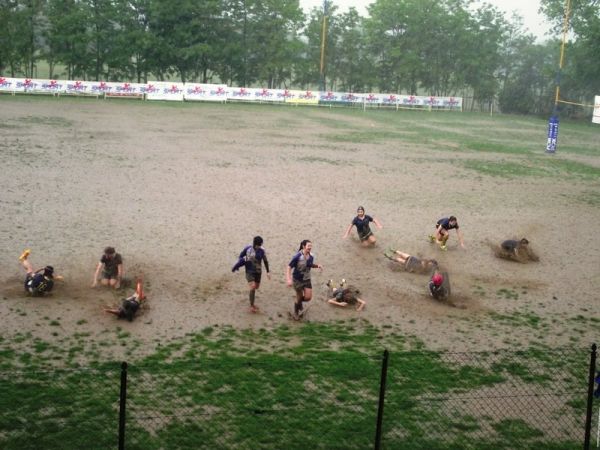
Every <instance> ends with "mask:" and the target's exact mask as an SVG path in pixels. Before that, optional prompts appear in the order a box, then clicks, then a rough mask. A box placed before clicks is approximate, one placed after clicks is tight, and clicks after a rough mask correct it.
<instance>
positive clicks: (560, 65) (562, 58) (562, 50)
mask: <svg viewBox="0 0 600 450" xmlns="http://www.w3.org/2000/svg"><path fill="white" fill-rule="evenodd" d="M570 13H571V0H566V1H565V18H564V20H563V33H562V43H561V45H560V60H559V62H558V74H557V75H556V95H555V96H554V112H553V114H558V101H559V99H560V77H561V74H562V68H563V65H564V61H565V42H566V40H567V32H568V31H569V14H570Z"/></svg>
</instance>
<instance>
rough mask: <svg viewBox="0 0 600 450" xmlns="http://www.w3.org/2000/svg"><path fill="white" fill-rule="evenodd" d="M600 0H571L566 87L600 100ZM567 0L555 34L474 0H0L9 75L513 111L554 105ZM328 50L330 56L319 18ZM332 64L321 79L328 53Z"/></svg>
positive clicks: (546, 0) (558, 2)
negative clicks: (337, 0)
mask: <svg viewBox="0 0 600 450" xmlns="http://www.w3.org/2000/svg"><path fill="white" fill-rule="evenodd" d="M599 2H600V0H571V5H572V14H571V17H572V19H571V22H570V24H571V28H570V34H569V38H570V42H569V44H568V46H567V49H568V50H567V55H568V57H567V58H566V63H565V69H564V70H563V72H562V74H560V77H561V92H562V93H563V96H570V98H571V99H574V100H579V99H585V100H588V101H591V100H590V99H591V98H593V95H594V94H600V62H599V61H600V12H599V10H600V5H599ZM563 3H564V2H563V0H542V10H543V12H544V14H545V15H546V16H547V17H548V19H549V20H550V21H551V22H552V23H553V24H555V31H556V33H555V36H556V37H555V38H554V39H548V40H546V41H545V42H543V43H537V42H536V40H535V38H534V36H533V35H531V34H530V33H529V32H528V31H527V30H526V29H525V28H524V26H523V24H522V20H521V19H520V18H519V17H511V18H510V19H508V18H507V17H506V16H505V15H504V14H503V13H501V12H500V11H499V10H497V9H496V8H494V7H493V6H491V5H489V4H486V3H481V4H476V6H473V2H472V1H471V0H375V1H374V2H373V3H371V4H370V6H369V7H368V13H369V14H368V16H367V17H362V16H361V15H359V14H358V12H357V11H356V9H354V8H350V9H349V10H348V11H347V12H340V11H339V8H338V7H337V6H336V5H335V4H334V2H331V1H328V2H326V4H325V8H313V9H312V10H311V11H310V12H309V13H308V14H304V13H303V11H302V9H301V8H300V5H299V1H298V0H0V73H2V74H4V75H6V76H13V77H15V76H26V77H33V76H34V73H35V72H34V71H35V68H36V66H37V65H38V64H39V63H41V62H44V63H45V64H47V65H48V70H49V78H60V77H65V78H67V79H84V80H105V81H137V82H146V81H148V79H154V80H168V79H178V80H181V81H183V82H201V83H211V82H221V83H226V84H228V85H236V86H241V87H247V86H261V87H268V88H290V87H294V88H300V89H307V88H315V87H323V88H325V89H326V90H336V91H345V92H390V93H394V92H397V93H404V94H415V95H417V94H422V95H423V94H426V95H436V96H448V95H460V96H463V97H473V99H474V101H475V102H476V103H478V104H480V105H486V104H490V103H492V102H498V103H499V105H500V107H501V108H502V110H503V111H505V112H517V113H546V112H548V111H550V110H551V109H552V106H553V102H554V95H553V92H554V87H555V81H556V78H557V68H558V59H559V54H560V40H559V37H560V29H561V26H562V23H563V17H564V9H563V7H564V4H563ZM324 16H326V23H327V27H326V36H325V41H324V42H325V44H324V46H323V48H322V38H323V20H324ZM322 50H324V55H325V64H324V70H323V71H321V66H320V62H321V52H322Z"/></svg>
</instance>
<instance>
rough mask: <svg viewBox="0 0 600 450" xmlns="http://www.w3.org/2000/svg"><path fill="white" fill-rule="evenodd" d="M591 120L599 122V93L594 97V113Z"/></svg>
mask: <svg viewBox="0 0 600 450" xmlns="http://www.w3.org/2000/svg"><path fill="white" fill-rule="evenodd" d="M592 122H594V123H600V95H596V96H595V97H594V115H593V116H592Z"/></svg>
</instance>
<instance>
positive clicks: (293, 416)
mask: <svg viewBox="0 0 600 450" xmlns="http://www.w3.org/2000/svg"><path fill="white" fill-rule="evenodd" d="M534 318H535V317H533V316H532V315H524V316H522V319H519V320H520V321H521V322H522V321H524V323H525V324H530V322H531V321H532V320H533V319H534ZM575 320H578V321H581V320H583V319H581V318H578V317H576V318H575ZM116 333H117V340H123V339H127V340H130V336H129V334H128V333H127V332H124V331H122V330H120V329H119V330H116ZM22 339H23V340H20V342H18V343H16V342H15V341H14V340H12V339H4V340H2V341H0V342H1V343H2V347H0V356H1V357H2V358H1V359H0V361H1V364H0V368H1V369H2V370H0V381H1V382H0V402H1V403H2V404H3V405H12V407H11V408H4V409H3V410H1V411H0V446H1V447H2V448H7V449H17V448H18V449H29V448H81V447H82V446H85V448H93V449H95V448H98V449H100V448H112V447H114V445H115V444H114V443H115V439H116V430H117V423H118V420H117V417H118V416H117V411H118V408H117V406H116V405H117V403H118V393H119V377H120V371H119V364H118V363H116V362H115V363H102V362H98V361H97V360H94V359H93V357H92V359H89V360H88V361H87V362H86V363H85V365H84V366H85V368H82V367H81V366H80V364H79V362H78V361H77V358H78V357H81V356H86V355H87V356H88V357H91V356H92V351H91V348H92V347H96V346H97V345H98V344H100V345H102V344H101V343H98V342H96V341H94V340H93V339H92V338H89V337H88V336H84V335H81V334H79V335H78V336H77V339H76V341H75V342H74V341H73V340H72V339H69V338H65V339H64V341H63V342H61V343H60V345H54V344H49V343H47V342H45V341H43V340H41V339H39V338H33V337H31V336H28V335H22ZM122 343H123V342H121V343H119V342H112V343H108V345H113V346H114V345H120V344H122ZM15 346H19V347H23V346H25V347H32V350H33V351H31V352H22V351H21V352H17V351H15V350H14V349H13V348H12V347H15ZM423 347H424V346H423V343H422V342H420V341H417V340H415V339H413V338H407V337H404V336H402V333H401V331H400V330H399V329H396V328H393V327H388V328H386V331H385V332H384V331H383V329H382V328H377V327H374V326H372V325H370V324H368V323H367V322H365V321H362V320H354V321H349V322H343V321H339V322H336V323H331V324H322V323H307V324H303V325H302V326H299V327H298V326H294V327H290V326H286V325H284V326H281V327H278V328H274V329H259V330H249V329H246V330H236V329H233V328H231V327H218V326H213V327H206V328H204V329H202V330H200V331H199V332H198V333H195V334H190V335H187V336H186V337H184V338H181V339H176V340H172V341H168V342H162V343H161V345H160V346H158V347H157V348H156V350H155V351H154V352H152V353H151V354H148V355H145V356H138V357H136V356H135V352H133V353H132V355H131V359H130V360H129V369H128V404H127V412H128V413H127V448H132V449H138V448H139V449H142V448H143V449H160V448H194V447H195V446H197V443H198V442H202V443H203V445H204V446H206V448H233V447H237V448H282V447H283V446H285V448H291V449H295V448H297V449H302V448H369V447H371V446H372V445H373V436H374V429H375V428H374V427H375V423H376V416H377V404H378V395H379V382H380V373H381V364H382V350H383V348H388V349H389V350H390V359H389V369H388V381H387V386H388V387H387V391H386V403H385V417H384V422H383V425H384V428H383V431H384V434H383V443H384V447H385V448H400V449H412V448H433V449H442V448H444V449H445V448H456V449H459V448H464V447H465V446H468V445H475V447H474V448H497V449H512V448H517V447H519V448H522V447H527V448H534V447H535V448H575V447H577V446H578V445H579V434H578V433H580V431H581V430H580V429H579V428H578V427H575V429H573V428H568V427H567V428H566V429H564V430H562V431H560V432H558V431H556V432H555V431H552V432H549V431H548V430H545V429H542V428H540V427H538V426H536V425H535V424H532V423H531V422H529V421H528V417H529V415H526V416H521V415H520V413H519V412H514V413H513V414H509V415H508V416H506V415H505V414H501V415H498V414H497V413H498V408H509V407H510V405H511V402H514V401H515V400H514V398H515V397H514V392H513V391H514V390H515V389H516V390H517V392H520V396H524V395H527V396H530V397H531V398H530V399H529V400H528V401H529V402H530V405H538V404H539V407H540V409H539V410H538V413H537V414H547V415H548V417H547V420H557V419H556V416H553V414H554V415H555V414H556V413H557V411H560V414H562V415H563V416H564V417H580V416H581V414H582V412H581V411H582V408H583V407H584V401H583V400H582V398H583V399H585V391H586V389H585V382H582V379H583V380H584V379H585V373H586V367H585V363H586V353H585V351H582V350H577V349H572V350H569V351H564V350H556V349H549V348H546V347H535V348H531V349H529V350H523V351H520V352H514V351H513V352H506V351H504V352H484V353H471V354H463V353H447V352H442V353H438V352H432V351H427V350H425V349H424V348H423ZM557 389H558V390H557ZM555 391H556V392H555ZM539 392H544V396H542V397H541V399H540V397H538V396H537V394H538V393H539ZM553 395H556V397H553ZM548 398H549V399H550V400H552V402H551V403H546V401H547V400H548ZM461 399H462V400H461ZM554 402H557V403H554ZM503 405H504V406H503ZM557 405H559V406H557ZM544 408H545V409H544ZM557 408H558V409H557ZM544 417H546V416H544ZM22 418H27V420H26V422H23V421H22ZM565 423H571V422H568V421H566V422H565ZM432 430H435V432H432ZM573 436H577V438H574V437H573ZM194 443H196V444H194ZM472 448H473V447H472Z"/></svg>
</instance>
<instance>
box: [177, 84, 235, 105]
mask: <svg viewBox="0 0 600 450" xmlns="http://www.w3.org/2000/svg"><path fill="white" fill-rule="evenodd" d="M227 95H228V88H227V85H225V84H199V83H185V85H184V93H183V98H184V99H185V100H201V101H205V102H206V101H208V102H224V101H226V100H227Z"/></svg>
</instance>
